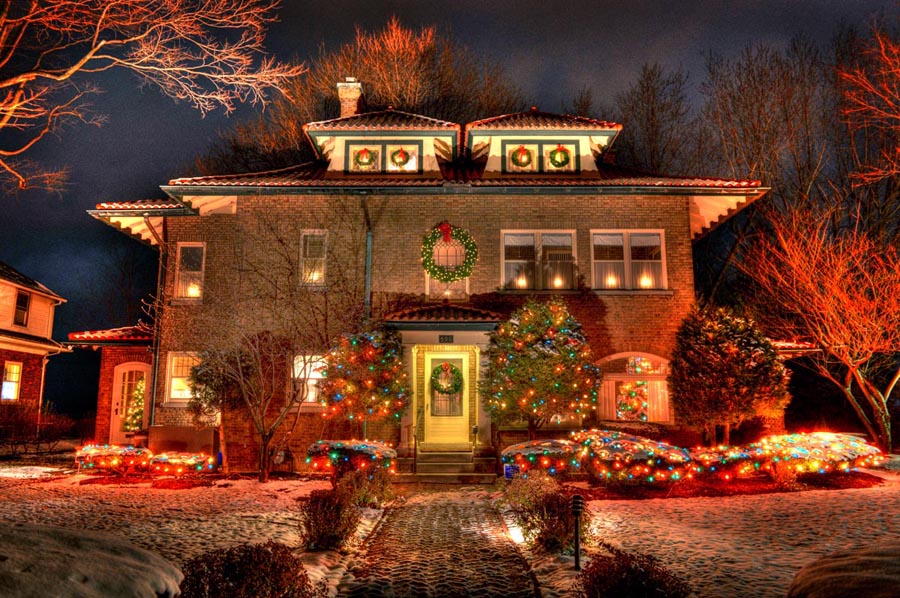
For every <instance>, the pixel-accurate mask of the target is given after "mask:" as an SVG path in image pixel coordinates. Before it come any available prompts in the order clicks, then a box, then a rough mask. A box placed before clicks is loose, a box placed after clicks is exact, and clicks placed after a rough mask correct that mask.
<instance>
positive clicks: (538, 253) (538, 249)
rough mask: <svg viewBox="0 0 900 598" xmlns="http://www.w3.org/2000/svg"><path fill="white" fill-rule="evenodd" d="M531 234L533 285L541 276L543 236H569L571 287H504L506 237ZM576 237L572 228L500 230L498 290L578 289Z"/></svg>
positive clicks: (534, 285)
mask: <svg viewBox="0 0 900 598" xmlns="http://www.w3.org/2000/svg"><path fill="white" fill-rule="evenodd" d="M523 234H533V235H534V236H535V238H534V242H535V260H536V264H535V265H536V270H535V273H534V283H537V281H538V277H539V276H542V272H541V271H540V267H541V266H542V265H543V263H544V246H543V242H542V239H543V236H544V235H566V234H568V235H571V237H572V286H571V287H569V288H559V289H555V288H552V287H551V288H543V287H541V288H536V287H537V285H536V284H533V285H532V286H531V287H519V286H511V287H507V286H506V235H523ZM577 266H578V235H577V234H576V230H575V229H574V228H571V229H568V228H567V229H550V228H546V229H545V228H521V229H519V228H515V229H501V230H500V288H501V289H504V290H507V291H573V290H575V289H577V287H578V274H577Z"/></svg>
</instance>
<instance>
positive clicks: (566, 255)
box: [503, 231, 575, 290]
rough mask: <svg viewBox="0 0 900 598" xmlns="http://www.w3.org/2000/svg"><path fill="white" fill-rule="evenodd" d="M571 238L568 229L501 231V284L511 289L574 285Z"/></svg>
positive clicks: (554, 288)
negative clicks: (566, 230) (562, 230)
mask: <svg viewBox="0 0 900 598" xmlns="http://www.w3.org/2000/svg"><path fill="white" fill-rule="evenodd" d="M574 239H575V235H574V233H571V232H558V231H528V232H525V231H523V232H504V233H503V287H504V288H506V289H513V290H566V289H574V288H575V252H574V247H575V245H574Z"/></svg>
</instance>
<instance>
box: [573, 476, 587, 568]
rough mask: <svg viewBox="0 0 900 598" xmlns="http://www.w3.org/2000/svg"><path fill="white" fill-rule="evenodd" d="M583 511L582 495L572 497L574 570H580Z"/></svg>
mask: <svg viewBox="0 0 900 598" xmlns="http://www.w3.org/2000/svg"><path fill="white" fill-rule="evenodd" d="M582 513H584V497H583V496H581V495H580V494H576V495H575V496H573V497H572V514H573V515H575V570H576V571H581V538H580V536H581V514H582Z"/></svg>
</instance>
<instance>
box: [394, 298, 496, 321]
mask: <svg viewBox="0 0 900 598" xmlns="http://www.w3.org/2000/svg"><path fill="white" fill-rule="evenodd" d="M502 319H503V316H501V315H500V314H498V313H496V312H493V311H488V310H486V309H478V308H477V307H470V306H468V305H459V304H456V303H446V302H445V303H435V304H433V305H422V306H420V307H412V308H408V309H404V310H400V311H396V312H394V313H391V314H388V315H387V316H385V320H386V321H389V322H499V321H500V320H502Z"/></svg>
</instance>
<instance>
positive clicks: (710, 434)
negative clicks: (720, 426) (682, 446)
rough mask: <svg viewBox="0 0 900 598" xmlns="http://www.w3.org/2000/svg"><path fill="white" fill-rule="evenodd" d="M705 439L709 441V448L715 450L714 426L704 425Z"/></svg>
mask: <svg viewBox="0 0 900 598" xmlns="http://www.w3.org/2000/svg"><path fill="white" fill-rule="evenodd" d="M705 430H706V437H707V438H708V439H709V447H710V448H715V446H716V426H715V424H706V427H705Z"/></svg>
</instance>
